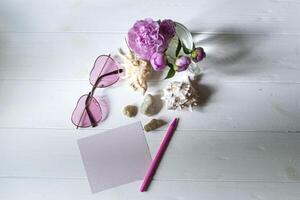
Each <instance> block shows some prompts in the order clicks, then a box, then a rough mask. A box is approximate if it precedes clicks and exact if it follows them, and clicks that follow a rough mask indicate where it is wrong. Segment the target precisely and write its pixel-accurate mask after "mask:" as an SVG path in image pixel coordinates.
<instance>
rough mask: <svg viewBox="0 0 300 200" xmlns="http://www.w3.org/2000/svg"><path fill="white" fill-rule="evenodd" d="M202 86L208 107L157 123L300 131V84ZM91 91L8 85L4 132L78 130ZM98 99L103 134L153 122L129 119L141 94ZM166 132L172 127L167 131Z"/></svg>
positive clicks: (83, 86)
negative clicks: (78, 114) (81, 102)
mask: <svg viewBox="0 0 300 200" xmlns="http://www.w3.org/2000/svg"><path fill="white" fill-rule="evenodd" d="M165 83H166V82H162V83H161V84H159V85H155V87H152V88H150V89H149V92H150V93H152V94H158V93H157V91H159V90H160V89H162V88H163V87H164V84H165ZM200 84H201V85H200V94H201V95H202V100H201V101H202V102H203V105H202V107H200V108H199V109H195V111H194V112H189V111H188V110H184V111H181V112H179V111H172V110H166V108H165V107H163V108H162V111H161V112H160V113H159V114H158V115H157V116H155V117H161V118H163V119H166V120H171V119H172V118H173V117H176V116H177V117H180V119H181V121H180V125H179V127H178V128H179V129H180V130H224V131H226V130H227V131H232V130H233V131H234V130H251V131H252V130H267V131H284V132H288V131H299V130H300V124H299V118H300V114H299V113H300V106H299V95H300V94H299V92H298V91H299V89H300V84H271V83H269V84H251V83H243V84H230V83H217V82H211V83H210V82H201V83H200ZM89 89H90V85H89V83H88V82H87V81H84V82H82V81H22V80H2V81H1V83H0V96H1V99H0V104H1V105H2V106H1V107H0V113H1V116H0V127H7V128H9V127H14V128H72V129H73V128H74V126H73V124H72V123H71V121H70V117H71V113H72V111H73V109H74V107H75V105H76V102H77V100H78V98H79V97H80V96H81V95H83V94H85V93H86V92H88V90H89ZM128 94H130V95H128ZM97 96H101V99H103V100H104V102H105V103H106V104H108V105H109V108H110V111H109V115H108V117H107V119H106V120H104V121H103V123H101V125H99V126H98V127H97V129H110V128H113V127H116V126H121V125H124V124H128V123H130V122H132V121H136V120H138V119H139V120H142V121H143V122H146V121H149V120H150V118H149V117H146V116H144V115H142V114H139V115H138V116H137V117H136V118H133V119H128V118H125V117H124V116H123V114H122V112H121V110H122V108H123V107H124V106H125V105H128V104H136V105H140V104H141V102H142V100H143V96H142V95H141V94H140V93H138V92H133V91H131V89H130V88H128V87H127V86H126V85H122V86H114V87H110V88H107V89H102V90H101V89H99V90H97V91H96V97H97ZM124 96H126V99H125V98H123V97H124ZM102 102H103V101H102ZM253 106H255V107H253ZM165 129H166V126H164V127H163V128H162V129H161V130H165Z"/></svg>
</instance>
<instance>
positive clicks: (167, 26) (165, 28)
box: [159, 19, 176, 44]
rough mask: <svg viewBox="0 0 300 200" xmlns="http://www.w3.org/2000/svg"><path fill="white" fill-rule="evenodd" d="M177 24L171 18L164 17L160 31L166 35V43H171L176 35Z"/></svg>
mask: <svg viewBox="0 0 300 200" xmlns="http://www.w3.org/2000/svg"><path fill="white" fill-rule="evenodd" d="M175 27H176V24H175V22H173V21H172V20H170V19H164V20H162V21H161V22H160V24H159V33H160V34H161V35H162V36H163V37H164V39H165V40H166V43H167V44H169V43H170V41H171V39H172V38H173V37H174V36H175V34H176V30H175Z"/></svg>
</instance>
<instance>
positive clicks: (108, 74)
mask: <svg viewBox="0 0 300 200" xmlns="http://www.w3.org/2000/svg"><path fill="white" fill-rule="evenodd" d="M122 72H123V69H118V70H115V71H112V72H109V73H107V74H103V75H101V76H99V77H98V79H97V80H96V82H95V84H94V88H93V90H95V89H96V87H97V85H98V83H99V82H100V80H101V79H102V78H103V77H106V76H110V75H114V74H119V73H122Z"/></svg>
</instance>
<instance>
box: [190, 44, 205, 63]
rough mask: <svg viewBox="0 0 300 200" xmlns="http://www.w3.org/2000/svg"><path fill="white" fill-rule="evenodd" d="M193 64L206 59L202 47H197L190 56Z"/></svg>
mask: <svg viewBox="0 0 300 200" xmlns="http://www.w3.org/2000/svg"><path fill="white" fill-rule="evenodd" d="M191 56H192V59H193V61H194V62H199V61H201V60H203V58H205V57H206V54H205V51H204V49H203V48H202V47H197V48H196V49H195V50H194V51H193V52H192V54H191Z"/></svg>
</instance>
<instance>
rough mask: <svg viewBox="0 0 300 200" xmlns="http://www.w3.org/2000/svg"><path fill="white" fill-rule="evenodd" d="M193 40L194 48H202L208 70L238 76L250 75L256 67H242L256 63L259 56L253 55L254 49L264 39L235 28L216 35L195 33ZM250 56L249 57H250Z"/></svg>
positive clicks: (222, 30) (218, 32)
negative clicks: (244, 62) (246, 63)
mask: <svg viewBox="0 0 300 200" xmlns="http://www.w3.org/2000/svg"><path fill="white" fill-rule="evenodd" d="M193 39H194V42H195V44H196V46H203V47H204V49H205V51H206V53H207V57H206V59H205V63H206V64H207V65H209V66H208V67H209V68H213V69H216V70H218V71H221V72H223V73H226V74H231V75H238V74H243V73H251V72H252V71H254V70H255V69H257V67H261V66H254V67H253V66H252V65H251V67H248V65H243V64H242V62H243V61H245V60H247V61H248V62H249V61H250V62H251V63H256V62H257V60H258V58H259V55H257V59H255V58H256V56H255V55H254V56H253V55H251V53H252V54H253V49H255V48H256V47H257V46H258V45H259V44H260V43H261V42H262V41H263V40H265V39H266V37H265V36H263V35H262V34H249V33H247V32H243V31H241V30H239V29H235V28H226V29H221V30H218V31H216V33H195V34H193ZM250 55H251V57H250ZM253 58H254V59H253Z"/></svg>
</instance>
